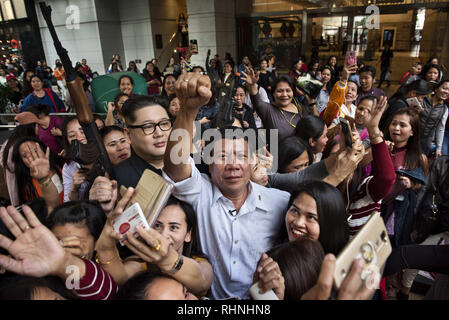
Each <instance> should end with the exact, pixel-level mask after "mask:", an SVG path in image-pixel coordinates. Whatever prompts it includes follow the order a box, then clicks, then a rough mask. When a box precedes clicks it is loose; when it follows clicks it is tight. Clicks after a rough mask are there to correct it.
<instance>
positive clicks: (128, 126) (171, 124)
mask: <svg viewBox="0 0 449 320" xmlns="http://www.w3.org/2000/svg"><path fill="white" fill-rule="evenodd" d="M164 121H168V122H170V128H168V129H167V130H164V129H162V128H161V126H160V123H161V122H164ZM149 124H152V125H154V130H153V131H152V132H151V133H148V134H147V133H145V130H144V128H143V127H144V126H146V125H149ZM126 127H127V128H129V129H138V128H140V129H142V132H143V134H144V135H146V136H150V135H152V134H153V133H154V132H155V131H156V127H159V129H161V131H168V130H170V129H171V128H173V120H172V119H164V120H161V121H159V122H158V123H152V122H149V123H144V124H140V125H131V124H127V125H126Z"/></svg>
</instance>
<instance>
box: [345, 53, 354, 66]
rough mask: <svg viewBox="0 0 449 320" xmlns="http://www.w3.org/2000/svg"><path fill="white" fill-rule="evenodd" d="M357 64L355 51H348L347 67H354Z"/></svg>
mask: <svg viewBox="0 0 449 320" xmlns="http://www.w3.org/2000/svg"><path fill="white" fill-rule="evenodd" d="M354 64H357V54H356V52H355V51H346V65H347V66H352V65H354Z"/></svg>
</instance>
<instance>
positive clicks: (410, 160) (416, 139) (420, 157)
mask: <svg viewBox="0 0 449 320" xmlns="http://www.w3.org/2000/svg"><path fill="white" fill-rule="evenodd" d="M403 114H405V115H407V116H408V117H409V119H410V126H411V127H412V131H413V135H412V136H410V137H409V138H408V141H407V152H406V153H405V161H404V169H405V170H413V169H416V168H421V169H422V170H423V171H424V174H426V175H427V174H428V173H429V168H428V165H427V161H425V160H424V159H425V155H424V154H423V153H422V148H421V133H420V130H421V124H420V120H419V115H418V114H417V113H416V112H415V111H414V110H411V109H409V108H401V109H399V110H397V111H396V112H394V113H393V114H392V115H391V116H390V118H389V121H388V122H387V124H386V126H385V129H384V137H385V140H386V141H387V140H389V141H392V139H391V136H390V129H389V127H390V124H391V122H392V121H393V118H394V117H395V116H396V115H403Z"/></svg>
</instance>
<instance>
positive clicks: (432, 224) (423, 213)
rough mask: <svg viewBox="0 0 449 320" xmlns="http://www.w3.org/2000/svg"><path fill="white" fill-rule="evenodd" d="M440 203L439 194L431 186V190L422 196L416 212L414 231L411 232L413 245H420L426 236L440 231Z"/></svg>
mask: <svg viewBox="0 0 449 320" xmlns="http://www.w3.org/2000/svg"><path fill="white" fill-rule="evenodd" d="M440 203H441V197H440V193H439V192H438V191H437V190H436V189H435V188H434V187H433V185H432V188H431V189H429V190H428V191H427V192H426V193H425V194H424V196H423V198H422V200H421V203H420V205H419V206H418V208H417V211H416V216H415V230H414V232H413V240H414V242H415V243H421V242H423V241H424V240H426V239H427V237H428V236H430V235H432V234H436V233H439V232H440V231H441V230H440V229H441V223H440V222H441V216H440V214H439V211H440V210H439V204H440Z"/></svg>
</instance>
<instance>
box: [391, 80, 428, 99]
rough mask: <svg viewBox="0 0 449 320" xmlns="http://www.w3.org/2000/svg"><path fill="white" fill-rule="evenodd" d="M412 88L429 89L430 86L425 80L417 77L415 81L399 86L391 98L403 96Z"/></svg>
mask: <svg viewBox="0 0 449 320" xmlns="http://www.w3.org/2000/svg"><path fill="white" fill-rule="evenodd" d="M413 90H417V91H422V90H426V91H430V86H429V84H428V83H427V81H426V80H424V79H421V78H419V79H417V80H415V81H412V82H410V83H409V84H406V85H404V86H402V87H400V88H399V89H398V91H397V92H396V93H395V94H394V95H393V96H392V97H391V98H396V97H401V96H402V97H403V96H405V95H406V94H407V93H409V92H410V91H413ZM391 98H390V99H391Z"/></svg>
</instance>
